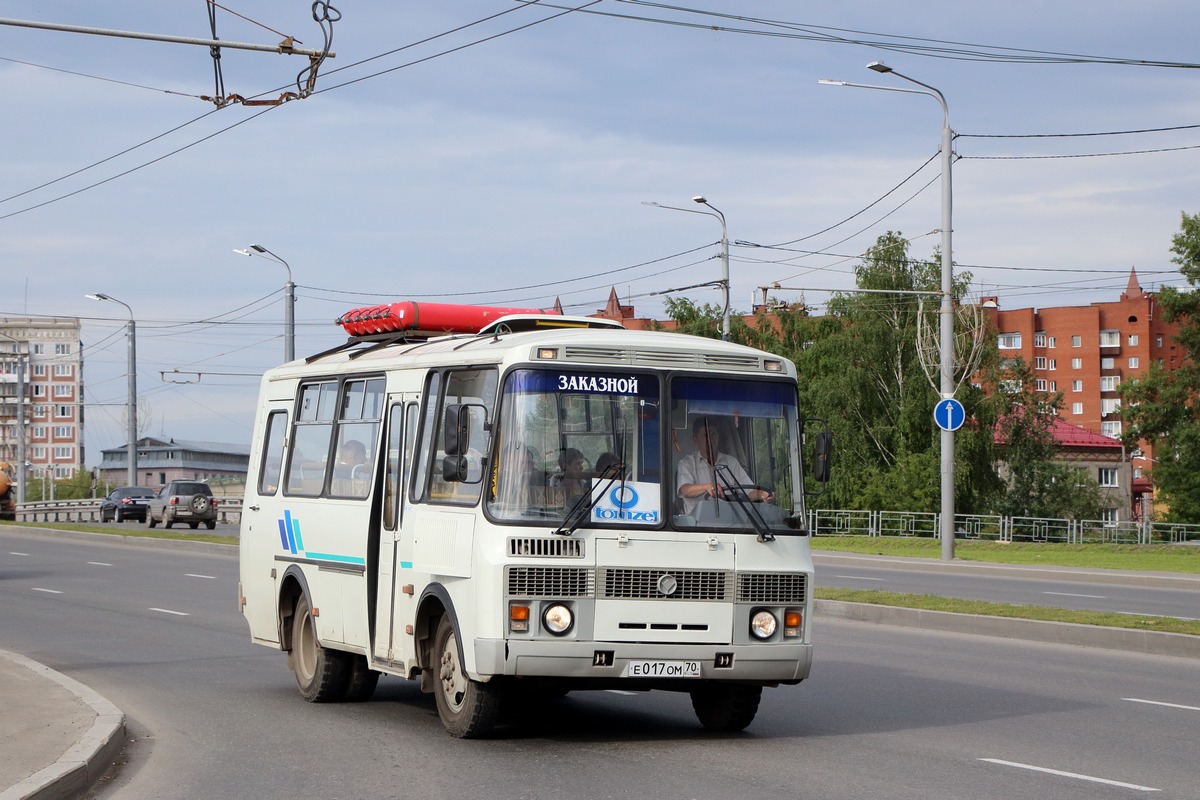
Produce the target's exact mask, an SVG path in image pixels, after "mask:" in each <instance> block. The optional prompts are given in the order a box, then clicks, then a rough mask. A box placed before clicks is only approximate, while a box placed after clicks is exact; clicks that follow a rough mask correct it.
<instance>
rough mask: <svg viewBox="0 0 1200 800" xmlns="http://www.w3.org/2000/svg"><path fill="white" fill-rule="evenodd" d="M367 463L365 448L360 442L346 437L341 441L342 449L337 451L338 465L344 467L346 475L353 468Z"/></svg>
mask: <svg viewBox="0 0 1200 800" xmlns="http://www.w3.org/2000/svg"><path fill="white" fill-rule="evenodd" d="M365 463H367V448H366V446H365V445H363V443H362V442H360V441H358V440H357V439H347V440H346V441H344V442H342V449H341V451H340V452H339V453H338V463H337V465H338V467H339V468H344V469H345V471H346V473H347V475H348V474H350V473H351V472H353V471H354V468H355V467H357V466H361V465H362V464H365Z"/></svg>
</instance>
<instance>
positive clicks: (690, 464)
mask: <svg viewBox="0 0 1200 800" xmlns="http://www.w3.org/2000/svg"><path fill="white" fill-rule="evenodd" d="M667 388H668V390H669V391H668V398H669V399H668V400H667V402H666V403H662V402H660V396H661V393H662V389H663V387H662V386H661V384H660V379H659V376H658V375H655V374H652V373H636V372H625V373H617V372H609V371H590V370H578V371H576V370H563V369H519V370H515V371H514V372H512V373H510V374H509V375H508V377H507V378H506V380H505V383H504V390H503V396H502V402H501V409H502V410H501V414H500V420H499V425H498V427H497V440H496V441H497V444H496V447H497V450H496V457H495V459H494V460H493V462H492V465H491V475H490V477H489V480H488V482H487V486H486V489H485V497H486V500H487V510H488V513H489V514H490V515H491V516H492V517H493V518H495V519H497V520H500V521H509V522H524V523H526V524H539V525H552V526H559V525H563V524H564V523H569V527H571V528H574V526H575V522H579V523H582V525H583V526H584V527H608V526H649V527H660V526H662V525H663V524H664V523H667V522H669V523H670V524H671V525H672V526H673V527H675V528H676V529H680V530H706V531H707V530H733V531H746V532H757V533H759V534H762V533H764V532H766V531H771V532H775V533H778V532H790V531H791V530H792V526H791V525H789V524H788V518H789V517H790V516H791V515H792V513H793V511H794V509H793V501H794V498H795V497H796V495H797V492H796V487H797V486H798V485H799V480H800V470H799V465H798V464H797V462H796V457H795V454H796V446H795V443H796V437H797V418H796V390H795V386H794V385H793V384H791V383H789V382H786V381H774V382H773V381H765V380H759V379H745V378H740V379H730V378H711V377H704V376H697V375H685V374H677V375H675V376H673V377H672V378H671V380H670V384H669V386H668V387H667ZM589 506H590V507H589ZM573 510H574V512H575V514H572V511H573ZM585 512H586V513H585ZM569 517H572V519H568V518H569Z"/></svg>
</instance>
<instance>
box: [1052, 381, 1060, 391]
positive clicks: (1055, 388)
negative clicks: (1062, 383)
mask: <svg viewBox="0 0 1200 800" xmlns="http://www.w3.org/2000/svg"><path fill="white" fill-rule="evenodd" d="M1050 391H1052V392H1057V391H1058V381H1050Z"/></svg>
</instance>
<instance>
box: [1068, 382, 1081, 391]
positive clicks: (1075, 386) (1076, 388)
mask: <svg viewBox="0 0 1200 800" xmlns="http://www.w3.org/2000/svg"><path fill="white" fill-rule="evenodd" d="M1071 391H1072V392H1082V391H1083V381H1071Z"/></svg>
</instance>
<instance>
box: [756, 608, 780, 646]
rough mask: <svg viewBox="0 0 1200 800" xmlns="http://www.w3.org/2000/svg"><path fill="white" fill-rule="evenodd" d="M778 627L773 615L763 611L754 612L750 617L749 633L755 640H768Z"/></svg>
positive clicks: (777, 621)
mask: <svg viewBox="0 0 1200 800" xmlns="http://www.w3.org/2000/svg"><path fill="white" fill-rule="evenodd" d="M778 627H779V620H777V619H775V615H774V614H772V613H771V612H770V611H766V610H765V609H764V610H759V611H755V612H754V613H753V614H752V615H751V616H750V633H752V634H754V638H756V639H770V638H771V637H772V636H774V635H775V629H776V628H778Z"/></svg>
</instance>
